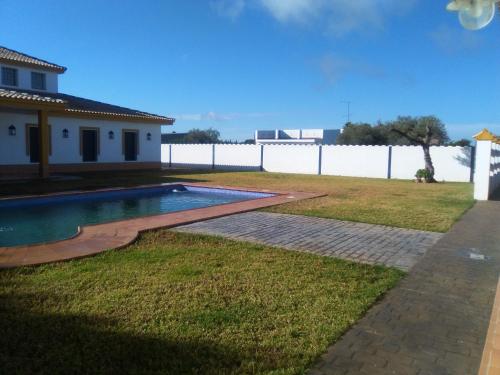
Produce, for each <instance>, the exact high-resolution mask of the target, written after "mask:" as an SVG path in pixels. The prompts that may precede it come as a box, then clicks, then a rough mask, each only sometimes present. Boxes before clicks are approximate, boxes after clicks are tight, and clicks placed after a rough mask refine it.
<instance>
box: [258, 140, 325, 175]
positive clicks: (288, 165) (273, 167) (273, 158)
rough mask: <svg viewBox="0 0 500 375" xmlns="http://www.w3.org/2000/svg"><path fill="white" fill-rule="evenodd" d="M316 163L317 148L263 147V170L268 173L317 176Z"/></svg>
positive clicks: (292, 146)
mask: <svg viewBox="0 0 500 375" xmlns="http://www.w3.org/2000/svg"><path fill="white" fill-rule="evenodd" d="M318 162H319V147H318V146H309V145H266V146H264V170H265V171H268V172H283V173H304V174H318V169H319V164H318Z"/></svg>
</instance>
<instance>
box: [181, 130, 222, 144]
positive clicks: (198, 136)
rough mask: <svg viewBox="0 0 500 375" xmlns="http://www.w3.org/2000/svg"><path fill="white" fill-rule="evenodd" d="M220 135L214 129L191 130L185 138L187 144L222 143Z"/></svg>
mask: <svg viewBox="0 0 500 375" xmlns="http://www.w3.org/2000/svg"><path fill="white" fill-rule="evenodd" d="M219 137H220V133H219V132H218V131H217V130H215V129H212V128H209V129H207V130H201V129H191V130H190V131H189V132H188V133H187V134H186V136H185V137H184V142H185V143H220V139H219Z"/></svg>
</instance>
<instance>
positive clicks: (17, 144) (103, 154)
mask: <svg viewBox="0 0 500 375" xmlns="http://www.w3.org/2000/svg"><path fill="white" fill-rule="evenodd" d="M65 71H66V68H64V67H62V66H59V65H56V64H53V63H49V62H47V61H44V60H40V59H38V58H34V57H31V56H28V55H26V54H23V53H20V52H17V51H14V50H10V49H7V48H4V47H0V176H2V175H10V174H14V175H20V174H33V173H36V172H37V171H38V170H41V169H42V166H41V164H43V160H44V158H46V159H48V165H47V166H46V169H47V171H50V172H77V171H94V170H119V169H144V168H160V166H161V126H162V125H172V124H173V122H174V119H172V118H168V117H164V116H159V115H154V114H151V113H146V112H142V111H138V110H133V109H129V108H124V107H119V106H115V105H111V104H106V103H102V102H98V101H94V100H89V99H84V98H80V97H76V96H72V95H67V94H63V93H60V92H59V89H58V86H59V85H58V78H59V75H60V74H62V73H64V72H65ZM44 116H45V117H44ZM44 118H45V120H44ZM45 122H46V126H47V133H40V129H44V128H43V126H44V124H45ZM43 134H48V137H46V138H44V136H43ZM44 140H45V142H46V144H44ZM45 151H46V152H47V153H48V157H47V155H44V152H45ZM40 160H42V163H40ZM45 164H47V162H45Z"/></svg>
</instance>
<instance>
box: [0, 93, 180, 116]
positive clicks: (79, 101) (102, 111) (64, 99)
mask: <svg viewBox="0 0 500 375" xmlns="http://www.w3.org/2000/svg"><path fill="white" fill-rule="evenodd" d="M2 98H11V99H20V100H26V101H32V102H39V103H42V102H44V103H54V104H65V105H66V107H65V109H64V112H68V113H74V114H86V115H112V116H117V117H119V118H123V119H124V120H126V119H135V120H141V119H144V120H153V121H158V122H160V123H165V124H173V123H174V121H175V120H174V119H173V118H170V117H165V116H160V115H155V114H152V113H148V112H142V111H137V110H135V109H130V108H125V107H120V106H117V105H113V104H107V103H102V102H98V101H95V100H90V99H85V98H80V97H78V96H73V95H67V94H61V93H43V94H40V93H39V92H36V91H30V90H22V91H21V90H19V91H18V90H12V89H4V88H0V99H2Z"/></svg>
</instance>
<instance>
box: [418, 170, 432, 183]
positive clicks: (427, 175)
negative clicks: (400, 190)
mask: <svg viewBox="0 0 500 375" xmlns="http://www.w3.org/2000/svg"><path fill="white" fill-rule="evenodd" d="M415 177H416V178H417V179H419V180H422V179H423V180H425V181H429V179H430V178H431V172H429V171H428V170H427V169H425V168H424V169H419V170H418V171H417V173H415Z"/></svg>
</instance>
